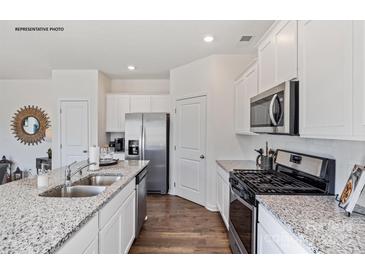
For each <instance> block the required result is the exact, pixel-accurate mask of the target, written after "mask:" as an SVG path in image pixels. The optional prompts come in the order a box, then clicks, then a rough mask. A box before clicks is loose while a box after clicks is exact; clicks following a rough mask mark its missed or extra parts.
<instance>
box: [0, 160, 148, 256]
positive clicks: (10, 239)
mask: <svg viewBox="0 0 365 274" xmlns="http://www.w3.org/2000/svg"><path fill="white" fill-rule="evenodd" d="M147 165H148V161H120V162H119V163H118V165H115V166H109V167H103V168H101V169H100V170H99V171H95V172H88V171H86V172H84V174H83V176H82V177H86V176H87V175H89V174H91V173H97V174H113V175H114V174H115V175H123V176H122V178H121V180H119V181H117V182H115V183H114V184H112V185H111V186H108V187H107V188H106V190H105V191H104V192H103V193H101V194H99V195H97V196H94V197H87V198H50V197H40V196H39V195H38V194H40V193H42V192H44V191H46V190H48V189H51V188H53V187H55V186H57V185H60V184H63V182H64V169H56V170H54V171H52V173H51V175H50V180H49V186H48V187H46V188H43V189H38V188H37V178H36V177H33V178H29V179H24V180H21V181H16V182H12V183H8V184H5V185H1V186H0V253H54V252H55V251H57V250H58V249H59V248H60V247H61V245H62V244H63V243H64V242H65V241H66V240H67V239H68V238H70V236H71V235H72V234H73V233H75V232H76V231H78V230H79V229H80V227H82V225H83V224H85V223H86V222H87V221H88V220H89V219H90V218H91V217H92V216H94V214H95V213H96V212H97V211H98V210H99V209H100V208H101V207H102V206H103V205H105V204H106V203H107V202H108V201H109V200H110V199H111V198H112V197H113V196H114V195H115V194H117V193H118V192H119V191H120V190H121V189H123V188H124V187H125V186H126V185H127V183H128V182H130V180H132V179H133V178H134V177H135V175H137V174H138V173H139V171H141V170H142V169H143V168H144V167H145V166H147ZM78 179H80V176H75V178H73V181H75V180H78Z"/></svg>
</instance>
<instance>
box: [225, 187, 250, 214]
mask: <svg viewBox="0 0 365 274" xmlns="http://www.w3.org/2000/svg"><path fill="white" fill-rule="evenodd" d="M231 192H232V194H233V195H234V196H235V197H236V199H237V200H238V201H240V202H241V203H242V204H243V205H244V206H246V207H248V208H249V209H250V210H251V211H254V209H255V207H254V206H253V205H250V204H249V203H247V202H246V201H245V200H243V199H242V198H241V197H240V196H238V195H237V193H236V192H235V191H234V187H233V186H232V185H231Z"/></svg>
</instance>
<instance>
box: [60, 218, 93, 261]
mask: <svg viewBox="0 0 365 274" xmlns="http://www.w3.org/2000/svg"><path fill="white" fill-rule="evenodd" d="M97 236H98V215H96V216H94V217H92V218H91V219H90V220H89V221H88V222H87V223H86V224H84V225H83V226H82V228H81V229H80V230H79V231H77V232H76V233H75V234H74V235H72V236H71V238H70V239H68V240H67V241H66V242H65V243H64V244H63V245H62V247H61V248H60V249H59V250H58V251H57V254H82V253H85V252H87V251H88V248H89V246H90V245H91V244H92V243H93V241H95V240H96V238H97Z"/></svg>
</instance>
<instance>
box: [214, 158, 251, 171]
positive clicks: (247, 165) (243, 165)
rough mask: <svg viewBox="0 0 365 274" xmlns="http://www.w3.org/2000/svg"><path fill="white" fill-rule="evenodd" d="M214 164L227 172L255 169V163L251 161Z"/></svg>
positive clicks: (230, 161)
mask: <svg viewBox="0 0 365 274" xmlns="http://www.w3.org/2000/svg"><path fill="white" fill-rule="evenodd" d="M216 162H217V164H218V165H219V166H220V167H221V168H223V169H224V170H225V171H227V172H230V171H232V170H233V169H257V167H256V162H255V161H251V160H217V161H216Z"/></svg>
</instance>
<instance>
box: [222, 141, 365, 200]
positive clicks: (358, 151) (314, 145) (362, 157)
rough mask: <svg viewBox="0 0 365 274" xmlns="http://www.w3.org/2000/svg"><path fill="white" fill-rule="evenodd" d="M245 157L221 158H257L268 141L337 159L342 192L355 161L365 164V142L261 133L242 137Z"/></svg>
mask: <svg viewBox="0 0 365 274" xmlns="http://www.w3.org/2000/svg"><path fill="white" fill-rule="evenodd" d="M236 138H237V139H238V141H239V144H240V151H241V152H242V154H241V156H240V157H239V156H238V157H237V155H232V157H230V156H229V155H226V157H221V159H231V158H235V159H255V157H256V155H257V153H256V152H254V149H255V148H260V147H264V146H265V141H268V142H269V145H270V146H271V147H273V148H275V149H276V148H283V149H288V150H292V151H297V152H304V153H307V154H313V155H319V156H325V157H329V158H334V159H336V193H339V192H341V191H342V188H343V186H344V185H345V183H346V181H347V179H348V176H349V175H350V171H351V169H352V167H353V166H354V164H363V165H364V164H365V142H354V141H340V140H320V139H307V138H301V137H295V136H279V135H266V134H265V135H259V136H243V135H242V136H239V135H237V136H236Z"/></svg>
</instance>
